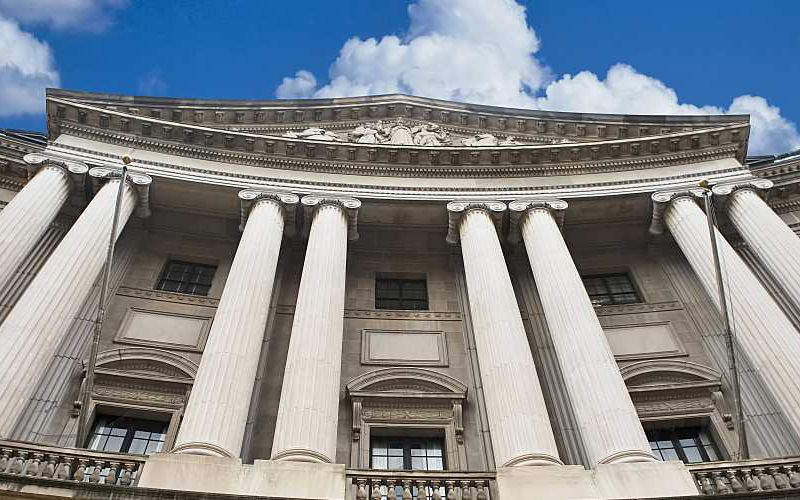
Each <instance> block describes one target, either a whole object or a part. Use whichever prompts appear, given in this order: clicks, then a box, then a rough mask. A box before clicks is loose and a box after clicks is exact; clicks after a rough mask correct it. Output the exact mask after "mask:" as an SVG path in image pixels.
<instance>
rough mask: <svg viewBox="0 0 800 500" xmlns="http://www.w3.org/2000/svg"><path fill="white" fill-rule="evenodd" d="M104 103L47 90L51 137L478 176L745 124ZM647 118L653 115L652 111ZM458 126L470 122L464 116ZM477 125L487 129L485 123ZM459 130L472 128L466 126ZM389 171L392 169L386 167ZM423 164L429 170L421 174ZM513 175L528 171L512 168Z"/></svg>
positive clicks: (711, 137) (690, 143) (719, 144)
mask: <svg viewBox="0 0 800 500" xmlns="http://www.w3.org/2000/svg"><path fill="white" fill-rule="evenodd" d="M111 108H117V109H111ZM111 108H110V107H102V106H100V105H98V104H97V103H87V102H79V101H74V100H70V99H64V98H59V97H54V96H52V95H51V96H50V97H48V126H49V130H50V136H51V139H55V138H56V137H57V136H58V135H60V134H61V133H69V134H72V135H80V136H82V137H87V138H97V139H99V140H102V141H106V142H112V143H115V144H122V143H133V144H137V145H147V146H148V147H153V148H162V149H164V148H167V149H172V150H173V151H172V154H182V155H187V156H193V155H194V156H198V155H199V156H202V155H214V154H216V155H217V156H219V155H223V156H226V157H230V158H231V159H232V160H233V161H234V162H235V161H237V159H238V161H242V159H245V160H246V158H247V157H251V158H254V159H261V161H266V160H270V161H273V160H276V159H277V160H279V159H292V158H303V159H308V160H311V161H312V162H316V161H323V162H327V163H330V164H335V165H337V167H338V168H339V170H340V171H339V172H338V173H348V171H349V170H352V165H355V164H360V165H367V166H373V167H372V169H374V166H379V167H378V168H377V170H378V171H380V172H383V173H379V174H378V175H403V176H405V175H408V174H409V173H411V174H414V175H417V176H420V175H422V176H425V175H441V173H442V172H443V171H444V172H447V169H448V168H450V169H452V170H453V171H454V173H453V175H466V176H475V175H478V176H480V174H476V173H474V172H475V171H480V170H481V169H485V168H490V169H491V168H498V167H501V166H502V167H504V168H505V167H507V169H508V170H512V171H513V170H519V169H520V168H523V169H524V168H525V167H528V168H530V167H534V168H535V169H536V168H538V169H542V167H545V169H546V167H547V166H558V165H562V164H565V163H569V164H579V163H593V162H611V163H614V164H616V163H619V162H621V163H623V164H624V162H625V161H626V160H637V159H644V158H656V157H660V156H663V155H665V154H667V155H678V156H681V155H684V154H693V153H694V154H696V153H698V152H706V153H707V152H708V151H709V150H715V149H719V148H722V149H724V150H725V154H726V155H728V156H730V157H737V158H739V159H741V160H743V159H744V152H745V151H746V145H747V135H748V131H749V128H748V127H749V125H748V124H747V122H746V121H741V120H739V121H737V120H729V119H724V120H723V119H719V120H717V119H716V118H719V117H714V119H713V120H712V119H705V120H699V119H698V117H692V118H693V119H692V120H689V122H693V121H696V122H697V124H696V125H692V126H688V127H687V126H684V125H681V126H673V125H674V124H675V123H678V124H682V122H680V121H677V118H676V117H658V118H659V120H660V122H661V123H666V124H670V125H671V127H666V128H665V127H662V128H661V129H659V130H658V131H651V129H650V127H645V126H643V125H642V124H636V127H634V128H636V129H637V131H636V133H635V134H634V133H631V132H630V131H629V126H630V123H628V122H626V121H625V120H628V119H632V118H631V117H617V118H622V119H621V120H620V121H618V122H617V124H616V125H614V127H616V128H613V129H612V130H611V131H609V129H608V127H607V126H605V125H600V124H598V123H594V122H592V123H591V124H586V123H584V124H580V125H576V126H575V134H573V135H576V136H580V139H579V140H577V142H568V143H565V144H524V145H508V146H482V147H469V146H447V147H424V146H404V145H393V144H354V143H342V142H325V141H315V140H304V139H302V138H289V137H282V136H277V135H267V134H263V133H253V132H243V131H241V130H235V128H236V127H231V128H224V127H221V125H222V123H212V124H209V123H205V122H204V121H203V120H199V121H197V122H191V121H187V120H184V119H183V118H182V115H181V116H170V117H169V118H164V117H162V115H161V111H159V112H158V113H157V114H156V115H155V116H152V115H151V116H143V115H141V114H139V113H140V110H138V109H137V108H130V107H126V108H125V110H124V111H121V110H120V109H119V106H112V107H111ZM520 111H522V110H520ZM181 113H183V111H181ZM576 116H584V115H576ZM389 118H391V116H389ZM409 118H410V119H412V120H413V119H417V120H419V119H425V118H422V117H419V116H414V114H413V109H412V112H411V116H410V117H409ZM440 118H441V120H440V121H438V122H436V123H437V124H439V125H442V126H447V127H451V126H452V125H453V124H450V122H449V121H448V120H449V119H446V118H445V117H444V116H442V117H440ZM639 118H642V117H639ZM648 118H651V119H655V117H648ZM223 121H224V120H223ZM522 122H525V120H521V121H520V125H519V126H518V128H519V129H520V130H519V132H524V131H526V130H528V125H524V124H522ZM357 123H360V122H359V121H358V120H355V121H353V122H351V125H356V124H357ZM525 123H527V122H525ZM537 123H539V122H537ZM542 123H543V124H544V125H542V127H543V132H542V133H544V134H547V133H548V132H547V122H542ZM311 124H315V123H313V122H303V121H300V122H298V123H297V124H296V127H303V126H309V125H311ZM448 124H449V125H448ZM456 125H459V124H456ZM460 125H463V126H469V125H470V123H469V120H466V121H465V123H463V124H460ZM562 125H563V126H562ZM590 125H591V126H590ZM640 125H642V126H640ZM699 125H702V126H699ZM537 126H538V125H537ZM581 127H582V128H581ZM478 129H482V130H483V129H485V130H494V129H492V128H491V127H489V126H488V125H486V126H485V127H478ZM556 129H557V132H556V135H555V137H556V138H558V137H562V138H567V137H568V136H570V134H571V132H570V130H572V129H571V128H569V127H567V126H566V124H564V123H560V122H558V123H556ZM463 130H465V131H466V130H471V131H472V132H474V131H475V129H469V128H465V129H463ZM501 132H502V133H505V134H507V135H513V134H514V133H516V132H517V131H515V130H510V129H508V128H507V127H505V125H504V126H503V128H502V129H501ZM611 132H613V134H612V133H611ZM623 132H624V134H623ZM548 140H549V139H545V141H548ZM251 161H252V160H251ZM372 169H371V168H362V169H361V170H366V171H370V170H372ZM392 171H397V172H398V173H397V174H392V173H391V172H392ZM426 171H430V172H435V174H426V173H424V172H426ZM420 172H423V173H422V174H421V173H420ZM359 173H360V172H359ZM518 175H531V174H530V173H526V172H519V174H518Z"/></svg>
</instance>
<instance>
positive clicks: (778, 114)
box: [0, 0, 800, 153]
mask: <svg viewBox="0 0 800 500" xmlns="http://www.w3.org/2000/svg"><path fill="white" fill-rule="evenodd" d="M798 21H800V2H797V1H793V0H771V1H770V0H760V1H758V2H753V1H752V0H748V1H745V0H716V1H715V0H704V1H697V0H693V1H685V0H671V1H670V2H653V1H641V0H639V1H633V0H613V1H612V0H608V1H600V0H592V1H589V0H587V1H577V0H573V1H570V2H564V1H556V0H531V1H527V2H526V1H519V2H514V1H513V0H415V1H413V2H406V1H400V0H380V1H378V0H348V1H344V0H341V1H330V0H305V1H303V2H277V1H268V0H263V1H255V0H254V1H245V0H227V1H224V0H204V1H189V0H174V1H168V0H138V1H137V0H127V1H126V0H0V127H13V128H25V129H37V130H43V129H44V127H45V121H44V117H43V115H42V109H43V98H42V89H43V88H44V86H46V85H53V84H57V85H59V86H61V87H64V88H70V89H80V90H89V91H97V92H114V93H123V94H152V95H166V96H175V97H201V98H236V99H238V98H241V99H255V98H259V99H264V98H274V97H276V96H280V97H312V96H335V95H356V94H362V93H385V92H397V91H399V92H406V93H415V94H420V95H429V96H431V97H439V98H446V99H448V98H449V99H456V100H467V101H474V102H483V103H489V104H499V105H508V106H520V107H532V108H541V109H556V110H569V111H595V112H623V113H707V112H732V113H742V112H744V113H751V114H752V117H753V118H752V120H753V134H752V140H751V153H763V152H772V153H777V152H782V151H787V150H790V149H795V148H798V147H800V135H799V134H798V132H797V126H796V124H797V123H800V99H799V98H798V94H797V86H798V82H800V63H799V62H798V54H800V32H798V31H797V27H796V25H797V23H798ZM298 71H300V73H298ZM565 75H568V76H565Z"/></svg>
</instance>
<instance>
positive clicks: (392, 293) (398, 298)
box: [375, 278, 428, 311]
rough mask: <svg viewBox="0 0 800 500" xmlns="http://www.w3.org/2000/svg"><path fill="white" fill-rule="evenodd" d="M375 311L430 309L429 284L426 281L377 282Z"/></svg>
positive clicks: (388, 280)
mask: <svg viewBox="0 0 800 500" xmlns="http://www.w3.org/2000/svg"><path fill="white" fill-rule="evenodd" d="M375 309H404V310H409V309H410V310H415V311H426V310H427V309H428V284H427V283H426V281H425V280H424V279H422V280H421V279H389V278H377V279H376V280H375Z"/></svg>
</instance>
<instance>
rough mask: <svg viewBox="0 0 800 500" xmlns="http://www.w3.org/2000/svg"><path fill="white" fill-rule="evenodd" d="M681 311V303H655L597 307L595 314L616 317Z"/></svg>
mask: <svg viewBox="0 0 800 500" xmlns="http://www.w3.org/2000/svg"><path fill="white" fill-rule="evenodd" d="M680 309H683V307H682V306H681V304H680V302H678V301H669V302H655V303H647V304H620V305H607V306H596V307H595V308H594V312H595V313H596V314H597V315H598V316H615V315H618V314H636V313H649V312H660V311H676V310H680Z"/></svg>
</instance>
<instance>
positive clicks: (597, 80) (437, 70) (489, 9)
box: [276, 0, 800, 153]
mask: <svg viewBox="0 0 800 500" xmlns="http://www.w3.org/2000/svg"><path fill="white" fill-rule="evenodd" d="M408 13H409V21H410V22H409V28H408V34H407V35H406V36H405V37H402V38H401V37H398V36H394V35H387V36H384V37H382V38H380V39H376V38H368V39H366V40H364V39H360V38H358V37H353V38H351V39H349V40H347V41H346V42H345V44H344V45H343V46H342V48H341V49H340V51H339V55H338V57H337V58H336V60H335V61H334V62H333V63H332V64H331V66H330V69H329V71H328V82H327V83H325V84H324V85H322V86H318V84H317V79H316V77H315V76H314V75H313V74H311V73H310V72H308V71H306V70H300V71H298V72H297V73H296V74H295V76H294V77H287V78H284V79H283V81H282V82H281V84H280V85H279V86H278V88H277V89H276V95H277V96H278V97H281V98H303V97H343V96H353V95H370V94H372V95H374V94H386V93H396V92H400V93H406V94H414V95H421V96H427V97H434V98H440V99H449V100H456V101H466V102H474V103H479V104H493V105H498V106H515V107H527V108H534V109H545V110H558V111H582V112H595V113H630V114H709V113H734V114H750V115H751V124H752V131H751V139H750V152H751V153H777V152H782V151H787V150H791V149H795V148H800V134H798V131H797V127H796V126H795V125H794V124H793V123H792V122H790V121H788V120H786V119H785V118H784V117H782V116H781V114H780V110H779V109H778V108H777V107H775V106H772V105H770V104H769V103H768V102H767V101H766V100H765V99H764V98H762V97H757V96H748V95H745V96H739V97H736V98H734V99H733V100H732V102H731V104H730V106H728V107H727V108H721V107H717V106H709V105H700V106H698V105H694V104H690V103H684V102H681V101H680V99H679V97H678V94H677V92H675V90H674V89H672V88H670V87H669V86H668V85H666V84H665V83H664V82H662V81H660V80H658V79H656V78H653V77H650V76H647V75H644V74H642V73H639V72H638V71H636V70H635V69H634V68H632V67H631V66H629V65H626V64H615V65H614V66H612V67H611V68H609V70H608V72H607V73H606V75H605V78H602V77H600V76H598V75H596V74H594V73H592V72H590V71H582V72H580V73H577V74H575V75H563V76H561V77H560V78H553V77H552V73H551V71H550V69H549V68H548V67H546V66H545V65H544V64H542V63H541V61H539V59H538V58H537V56H536V54H537V52H538V51H539V39H538V38H537V36H536V33H535V32H534V30H533V29H532V28H531V27H530V26H529V25H528V24H527V21H526V18H525V8H524V7H522V6H521V5H519V4H517V3H516V2H515V1H514V0H417V2H416V3H414V4H412V5H410V6H409V8H408Z"/></svg>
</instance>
